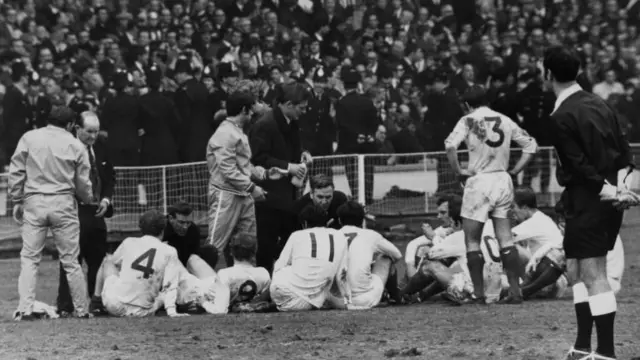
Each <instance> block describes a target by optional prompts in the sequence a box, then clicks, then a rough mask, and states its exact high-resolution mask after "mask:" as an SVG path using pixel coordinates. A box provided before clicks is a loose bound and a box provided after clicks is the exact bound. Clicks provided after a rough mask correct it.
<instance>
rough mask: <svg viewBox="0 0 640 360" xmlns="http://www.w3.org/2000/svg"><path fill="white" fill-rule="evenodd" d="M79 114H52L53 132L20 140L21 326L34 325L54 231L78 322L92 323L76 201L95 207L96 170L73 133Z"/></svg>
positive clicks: (16, 179) (15, 180)
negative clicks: (81, 319) (40, 270)
mask: <svg viewBox="0 0 640 360" xmlns="http://www.w3.org/2000/svg"><path fill="white" fill-rule="evenodd" d="M73 119H74V113H73V111H72V110H71V109H69V108H68V107H65V106H56V107H54V109H53V110H52V111H51V115H50V118H49V125H48V126H47V127H44V128H41V129H37V130H32V131H29V132H27V133H26V134H24V135H23V136H22V138H20V141H19V142H18V146H17V147H16V151H15V153H14V154H13V157H12V158H11V166H10V168H9V172H10V174H9V194H10V195H11V199H12V200H13V202H14V204H15V206H14V208H13V216H14V219H15V220H16V221H17V222H18V223H20V224H21V225H22V250H21V251H20V258H21V262H20V278H19V279H18V292H19V294H20V304H19V306H18V312H19V316H18V319H20V320H32V319H33V318H34V315H33V304H34V301H35V296H36V278H37V275H38V265H39V264H40V260H41V258H42V251H43V249H44V242H45V238H46V236H47V231H48V230H51V232H52V233H53V237H54V240H55V243H56V247H57V248H58V252H59V254H60V262H61V263H62V267H63V268H64V271H65V272H66V277H67V280H68V282H69V285H70V290H71V296H72V298H73V306H74V308H75V311H76V316H78V317H86V316H88V313H87V304H86V303H87V284H86V283H85V278H84V274H83V272H82V267H81V266H80V263H79V262H78V253H79V251H80V248H79V246H78V241H79V236H80V226H79V222H78V205H77V203H76V196H77V197H78V198H80V200H81V201H82V202H83V203H87V204H88V203H91V202H93V190H92V186H91V180H90V177H91V165H90V162H89V156H88V154H87V150H86V148H85V146H84V145H83V144H82V143H81V142H80V141H78V140H77V139H75V138H74V137H73V135H71V133H70V132H69V130H70V126H71V124H72V123H73Z"/></svg>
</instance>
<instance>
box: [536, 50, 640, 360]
mask: <svg viewBox="0 0 640 360" xmlns="http://www.w3.org/2000/svg"><path fill="white" fill-rule="evenodd" d="M542 65H543V68H542V69H541V70H542V72H543V74H544V78H545V80H546V81H548V82H549V83H550V84H551V86H552V87H553V91H554V92H555V94H556V96H557V100H556V103H555V108H554V112H553V113H552V114H551V119H552V121H551V126H552V128H551V129H550V130H551V131H549V133H550V134H552V142H553V145H554V147H555V148H556V151H557V155H558V159H559V165H560V166H559V168H558V171H557V178H558V183H559V184H560V185H562V186H565V190H564V192H563V194H562V199H561V201H563V203H564V209H565V217H566V227H565V234H564V251H565V253H566V257H567V275H568V278H569V281H570V283H572V284H573V302H574V304H575V312H576V317H577V325H578V334H577V339H576V342H575V344H574V346H573V347H572V348H571V350H570V352H569V355H568V357H567V358H568V359H582V358H586V357H588V358H590V359H602V360H607V359H615V349H614V322H615V315H616V310H617V305H616V297H615V294H614V292H613V291H612V289H611V287H610V285H609V282H608V281H607V260H606V258H607V253H608V252H609V251H610V250H612V249H613V247H614V245H615V242H616V238H617V236H618V232H619V231H620V226H621V224H622V215H623V212H622V211H621V210H619V209H618V208H616V206H615V204H614V202H615V201H617V200H620V199H621V198H623V197H624V194H625V192H626V187H627V186H628V184H630V181H631V179H630V178H631V176H630V174H631V173H632V171H633V168H634V166H633V164H632V157H631V152H630V149H629V143H628V142H627V140H626V139H625V138H624V137H623V135H622V131H621V129H620V124H619V122H618V118H617V116H616V113H615V112H614V110H612V109H611V108H610V107H609V106H608V105H607V104H606V103H605V102H604V100H602V99H600V98H599V97H598V96H596V95H593V94H590V93H588V92H586V91H584V90H582V88H581V87H580V85H578V84H577V83H576V76H577V75H578V70H579V69H580V58H579V57H578V56H577V55H576V54H574V53H573V52H572V51H570V50H569V49H566V48H562V47H553V48H550V49H548V50H547V51H546V52H545V56H544V62H543V64H542ZM594 323H595V326H596V332H597V337H598V348H597V349H596V351H595V353H591V331H592V327H593V324H594Z"/></svg>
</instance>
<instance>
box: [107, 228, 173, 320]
mask: <svg viewBox="0 0 640 360" xmlns="http://www.w3.org/2000/svg"><path fill="white" fill-rule="evenodd" d="M113 260H114V263H115V264H116V266H118V267H120V274H119V279H120V281H119V282H118V287H117V289H115V290H114V291H117V294H118V299H119V300H120V301H121V302H122V303H124V304H129V305H133V306H138V307H141V308H144V309H151V308H152V307H153V305H154V303H155V301H156V298H157V297H158V295H159V294H160V292H163V293H164V294H163V295H164V303H165V307H171V306H175V303H176V296H177V289H178V282H179V281H180V268H181V267H182V264H181V263H180V260H179V259H178V253H177V252H176V249H175V248H173V247H172V246H170V245H167V244H165V243H163V242H162V241H160V240H159V239H158V238H155V237H153V236H143V237H141V238H126V239H125V240H124V241H123V242H122V243H121V244H120V246H118V249H116V251H115V253H114V254H113Z"/></svg>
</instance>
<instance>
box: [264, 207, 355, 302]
mask: <svg viewBox="0 0 640 360" xmlns="http://www.w3.org/2000/svg"><path fill="white" fill-rule="evenodd" d="M299 219H300V222H301V224H303V227H304V229H303V230H298V231H296V232H294V233H293V234H291V236H290V237H289V239H288V240H287V243H286V245H285V246H284V249H283V250H282V253H281V254H280V257H279V258H278V260H277V261H276V263H275V265H274V270H273V279H272V280H271V298H272V299H273V302H274V303H275V304H276V305H277V307H278V310H280V311H303V310H313V309H320V308H322V307H323V306H324V305H325V301H327V300H328V299H329V296H330V289H331V287H332V286H333V284H334V282H335V283H336V286H337V288H338V292H339V295H338V296H339V297H340V298H341V299H342V300H343V304H345V306H346V307H347V308H349V307H350V306H352V305H351V290H349V286H348V283H347V257H348V244H347V239H346V238H345V236H344V235H343V234H342V232H340V231H339V230H335V229H330V228H327V227H326V225H327V219H326V215H325V211H324V210H323V209H322V208H320V207H318V206H316V205H313V204H310V205H308V206H307V207H305V208H304V209H303V210H302V212H301V213H300V214H299Z"/></svg>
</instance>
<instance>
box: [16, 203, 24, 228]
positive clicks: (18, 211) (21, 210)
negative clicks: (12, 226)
mask: <svg viewBox="0 0 640 360" xmlns="http://www.w3.org/2000/svg"><path fill="white" fill-rule="evenodd" d="M13 220H14V221H15V222H17V223H18V224H20V225H22V221H23V220H24V208H23V207H22V204H15V205H13Z"/></svg>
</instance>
